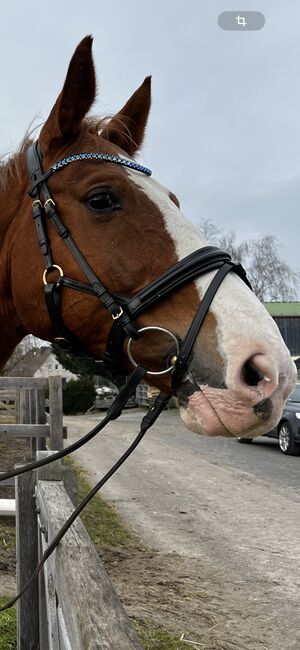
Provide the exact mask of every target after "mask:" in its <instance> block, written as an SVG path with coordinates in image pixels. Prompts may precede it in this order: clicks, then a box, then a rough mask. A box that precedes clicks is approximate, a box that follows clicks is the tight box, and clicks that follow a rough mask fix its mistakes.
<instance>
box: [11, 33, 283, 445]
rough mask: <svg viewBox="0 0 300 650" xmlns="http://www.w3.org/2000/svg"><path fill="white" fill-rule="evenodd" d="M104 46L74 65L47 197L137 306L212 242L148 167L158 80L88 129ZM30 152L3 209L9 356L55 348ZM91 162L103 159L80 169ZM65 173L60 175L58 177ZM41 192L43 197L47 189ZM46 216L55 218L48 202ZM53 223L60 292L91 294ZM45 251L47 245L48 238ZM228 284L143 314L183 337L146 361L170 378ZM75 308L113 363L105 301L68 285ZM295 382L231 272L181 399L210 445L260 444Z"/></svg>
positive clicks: (59, 115) (154, 338) (86, 336)
mask: <svg viewBox="0 0 300 650" xmlns="http://www.w3.org/2000/svg"><path fill="white" fill-rule="evenodd" d="M91 47H92V39H91V38H90V37H86V38H85V39H84V40H83V41H82V42H81V43H80V44H79V45H78V47H77V49H76V51H75V53H74V55H73V57H72V59H71V62H70V65H69V69H68V72H67V76H66V80H65V83H64V86H63V90H62V92H61V93H60V95H59V97H58V99H57V101H56V103H55V104H54V107H53V108H52V111H51V113H50V115H49V117H48V119H47V121H46V122H45V124H44V126H43V128H42V130H41V133H40V137H39V156H40V159H41V160H42V165H43V170H48V169H50V170H51V169H52V172H51V174H49V177H47V187H48V188H49V191H50V193H51V197H53V200H54V202H53V201H52V204H51V200H50V201H49V202H48V201H47V207H48V208H49V209H50V211H51V210H52V209H53V205H54V203H55V209H56V210H57V213H58V214H59V217H60V219H61V222H62V223H63V225H64V228H65V231H66V232H67V233H70V234H71V235H72V238H73V240H74V241H75V243H76V246H77V247H78V250H80V254H81V255H82V257H83V258H84V260H86V262H87V263H88V265H89V267H90V268H91V269H92V270H93V273H94V274H95V276H97V278H99V279H100V280H101V283H102V285H103V286H104V287H105V288H106V289H107V291H108V293H109V295H110V296H111V295H113V296H114V295H115V296H118V295H119V296H123V297H125V298H126V299H129V300H130V298H132V297H134V296H136V294H137V293H138V292H139V291H141V290H143V288H144V287H147V286H148V285H149V283H152V282H153V281H154V280H155V279H156V278H158V277H159V276H161V275H162V274H164V273H166V272H167V271H168V269H170V267H174V266H176V264H177V263H178V262H179V261H180V260H183V259H184V258H185V257H186V256H188V255H189V254H192V253H194V252H195V251H198V250H199V249H202V248H203V247H205V246H206V243H205V241H204V239H203V237H202V235H201V234H200V233H199V231H198V230H197V228H196V227H195V226H194V225H192V224H191V223H189V222H188V221H187V220H186V219H185V217H184V216H183V214H182V212H181V210H180V204H179V201H178V199H177V198H176V196H175V194H174V193H173V192H172V191H169V190H167V189H166V188H165V187H163V186H162V185H160V184H159V183H158V182H157V181H155V180H154V179H153V178H152V177H151V176H150V175H149V174H148V173H147V170H146V173H145V169H144V168H141V167H139V166H138V165H135V163H134V156H135V154H136V152H137V151H138V150H139V148H140V146H141V144H142V141H143V137H144V132H145V127H146V123H147V118H148V114H149V110H150V103H151V92H150V86H151V83H150V82H151V80H150V77H147V78H146V79H145V81H144V82H143V83H142V85H141V86H140V87H139V88H138V89H137V91H136V92H135V93H134V94H133V95H132V97H131V98H130V99H129V100H128V101H127V103H126V104H125V106H124V107H123V108H122V109H121V110H120V112H119V113H117V114H116V115H115V116H114V117H112V118H111V119H110V120H109V121H107V120H97V119H95V118H92V117H87V113H88V111H89V110H90V108H91V106H92V104H93V102H94V100H95V94H96V82H95V71H94V64H93V59H92V52H91ZM30 146H32V145H31V143H30V142H29V141H27V142H26V143H25V144H24V146H23V148H22V150H21V151H20V152H19V153H18V154H17V155H16V156H15V158H14V159H12V160H11V161H10V162H9V163H6V167H7V169H6V170H5V169H4V166H2V172H1V174H2V186H1V187H0V197H1V198H0V202H1V206H3V208H2V212H3V210H5V211H6V212H5V214H6V228H5V231H4V232H3V243H2V262H1V291H2V296H3V297H2V303H3V305H5V307H4V306H2V312H1V313H2V320H3V314H4V315H5V316H6V322H7V317H8V316H9V322H10V326H9V328H8V327H7V326H6V330H7V331H6V339H7V350H8V351H10V348H11V346H12V345H15V343H16V342H17V340H20V338H22V337H23V336H24V335H25V334H26V333H28V332H31V333H33V334H34V335H36V336H38V337H41V338H43V339H46V340H49V341H53V338H54V336H55V332H54V330H53V322H51V320H50V319H49V313H48V311H47V308H46V305H45V299H44V285H43V282H42V278H43V274H44V268H45V267H44V264H43V257H42V256H41V254H40V250H39V245H38V239H37V237H36V228H35V225H36V226H37V227H38V222H37V219H36V220H35V221H36V224H35V223H34V220H33V219H32V199H30V197H29V196H28V191H29V189H30V183H29V179H28V171H27V168H26V152H28V149H29V147H30ZM79 153H83V154H90V155H88V156H87V155H86V156H85V157H84V156H82V157H80V156H78V157H76V154H79ZM92 154H93V155H92ZM97 156H98V157H97ZM105 157H106V158H105ZM122 160H123V163H122ZM58 161H59V162H60V166H58V167H57V168H55V165H56V163H57V162H58ZM120 161H121V162H120ZM126 161H127V162H126ZM130 162H131V163H132V164H130ZM69 163H70V164H69ZM114 163H117V164H114ZM54 168H55V169H54ZM53 169H54V171H55V173H53ZM3 175H5V176H6V178H5V182H4V180H3ZM31 180H32V179H31ZM40 189H41V191H42V193H43V186H42V185H41V188H40ZM33 198H34V192H33ZM44 199H45V196H44ZM39 204H40V205H39ZM35 207H36V210H37V211H38V210H39V209H40V208H41V209H42V202H40V196H39V199H38V200H37V201H36V204H35ZM47 214H48V213H47ZM40 216H41V215H40ZM49 216H50V217H51V215H50V213H49V214H48V217H49ZM45 222H47V223H46V225H44V227H45V232H46V240H47V241H46V242H45V243H44V249H43V250H44V253H45V250H46V249H47V246H48V249H49V250H51V258H52V262H53V264H55V265H57V267H58V269H57V268H56V267H55V268H53V266H52V265H51V263H49V265H48V266H49V268H48V270H47V272H46V276H45V275H44V279H45V277H46V284H53V285H55V284H56V283H57V279H58V275H57V272H59V274H60V275H61V277H62V273H63V274H64V276H67V277H68V278H72V279H73V280H74V282H77V289H78V287H79V283H81V284H82V285H83V283H84V282H85V281H86V277H85V274H84V271H83V269H82V267H80V265H79V264H78V262H77V260H76V256H75V257H74V255H73V254H72V251H71V250H70V249H69V248H68V247H66V246H65V241H64V239H65V237H66V235H64V234H63V232H62V231H61V232H60V233H58V232H57V231H56V230H55V228H54V227H53V223H54V221H53V219H51V218H47V217H46V219H45V220H44V223H45ZM58 234H60V235H61V236H58ZM39 239H40V243H41V239H42V236H41V231H40V232H39ZM47 242H48V243H47ZM41 249H42V246H41ZM44 257H45V254H44ZM60 269H61V271H60ZM215 274H216V270H211V271H209V272H207V273H205V274H203V275H200V277H197V278H193V279H191V280H189V281H187V282H185V283H182V284H180V283H179V285H178V287H176V288H174V290H172V291H171V292H169V293H168V295H166V296H165V297H162V298H161V300H155V302H153V303H151V304H150V305H149V306H148V308H147V309H145V310H143V311H142V312H141V313H139V314H138V315H137V318H136V320H135V325H136V327H138V328H139V329H141V328H147V327H153V326H155V327H160V328H163V329H164V330H166V331H167V332H171V333H172V334H173V337H175V338H172V337H170V336H169V334H164V332H162V331H158V330H156V329H153V330H152V329H150V330H148V331H145V333H144V335H143V336H142V337H141V338H140V339H139V340H136V341H133V342H132V344H131V353H132V356H133V357H134V359H135V360H137V361H138V362H139V363H140V364H142V365H143V366H144V367H145V368H148V369H149V370H151V371H153V372H157V373H159V372H161V371H164V370H165V369H166V368H169V367H170V364H172V358H174V356H176V355H177V353H178V349H177V347H176V345H175V343H174V341H177V342H178V348H179V349H180V345H181V343H182V341H184V340H185V337H186V334H187V331H188V330H189V327H190V324H191V322H192V321H193V319H194V315H195V313H196V312H197V310H198V308H199V305H200V304H201V302H202V300H203V296H204V294H205V292H206V290H207V288H208V287H209V285H210V283H211V281H212V278H213V277H214V275H215ZM61 310H62V311H61V316H62V320H63V323H64V327H65V328H66V329H67V331H68V332H70V333H72V335H74V336H75V337H76V340H77V341H80V343H81V344H82V345H83V346H84V347H85V349H86V350H88V352H89V354H91V355H92V356H93V357H94V358H95V359H101V358H102V357H103V354H104V352H105V349H106V341H107V337H108V335H109V332H110V330H111V325H112V318H111V316H112V314H111V313H110V311H109V310H108V309H106V308H105V306H104V305H103V304H102V303H101V302H99V300H98V299H97V296H96V295H92V293H91V292H90V293H89V292H86V291H74V287H73V288H72V286H71V285H69V286H68V285H67V283H65V285H64V286H62V288H61ZM123 311H125V312H126V301H124V303H123ZM115 316H118V314H115ZM8 330H9V332H10V334H9V333H8ZM122 343H123V341H122ZM2 356H3V355H2ZM4 356H5V355H4ZM2 361H3V359H2ZM122 364H123V366H124V367H125V369H126V370H127V372H130V371H131V370H132V364H131V362H130V359H129V358H128V354H127V341H124V345H123V347H122ZM171 375H172V373H171V372H168V373H164V374H155V375H149V376H148V375H147V376H146V381H149V383H151V384H154V385H155V386H157V387H158V388H159V389H160V390H163V391H165V392H169V391H170V382H171ZM294 381H295V367H294V364H293V363H292V361H291V359H290V356H289V352H288V350H287V348H286V346H285V344H284V342H283V340H282V338H281V335H280V333H279V331H278V328H277V326H276V324H275V323H274V321H273V320H272V318H271V317H270V316H269V314H268V313H267V311H266V310H265V308H264V306H263V305H262V304H261V303H260V302H259V300H258V299H257V298H256V297H255V295H254V294H253V293H252V292H251V290H250V289H249V287H248V286H247V285H246V283H245V282H244V281H243V280H242V279H241V278H240V277H239V276H238V275H237V274H236V273H233V272H229V273H228V274H227V275H226V277H225V278H224V280H223V282H222V283H221V284H220V287H219V288H218V291H217V292H216V295H215V296H214V298H213V300H212V302H211V305H210V308H209V311H208V313H207V314H206V316H205V319H204V321H203V324H202V327H201V328H200V330H199V332H198V334H197V337H196V340H195V343H194V345H193V349H192V352H191V354H190V355H189V358H188V362H187V365H186V367H185V368H184V372H183V373H182V376H181V377H180V383H179V386H178V398H179V404H180V413H181V417H182V419H183V421H184V423H185V424H186V426H187V427H188V428H190V429H191V430H193V431H196V432H199V433H204V434H206V435H229V436H235V435H238V436H244V437H253V436H254V435H260V434H262V433H264V432H266V431H267V430H269V429H271V428H272V427H273V426H274V425H275V423H276V422H277V421H278V420H279V417H280V415H281V412H282V408H283V405H284V401H285V400H286V398H287V396H288V394H289V393H290V391H291V389H292V387H293V384H294Z"/></svg>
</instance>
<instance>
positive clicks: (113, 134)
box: [101, 77, 151, 156]
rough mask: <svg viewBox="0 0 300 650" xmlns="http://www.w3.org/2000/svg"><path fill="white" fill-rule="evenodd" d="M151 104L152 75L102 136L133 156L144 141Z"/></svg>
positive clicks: (114, 118)
mask: <svg viewBox="0 0 300 650" xmlns="http://www.w3.org/2000/svg"><path fill="white" fill-rule="evenodd" d="M150 106H151V77H146V79H145V80H144V81H143V83H142V85H141V86H140V87H139V88H138V89H137V90H136V91H135V93H133V95H132V96H131V97H130V99H129V100H128V102H127V103H126V104H125V106H123V108H121V110H120V111H119V112H118V113H117V114H116V115H115V116H114V117H113V118H112V119H111V120H110V121H109V122H108V124H107V125H106V127H104V129H103V130H102V131H101V137H102V138H105V139H106V140H109V141H110V142H112V143H113V144H116V145H117V146H118V147H120V148H121V149H123V150H124V151H126V152H127V153H128V154H129V155H130V156H133V154H134V153H135V152H136V151H137V150H138V149H139V147H140V146H141V144H142V142H143V139H144V135H145V127H146V124H147V119H148V115H149V111H150Z"/></svg>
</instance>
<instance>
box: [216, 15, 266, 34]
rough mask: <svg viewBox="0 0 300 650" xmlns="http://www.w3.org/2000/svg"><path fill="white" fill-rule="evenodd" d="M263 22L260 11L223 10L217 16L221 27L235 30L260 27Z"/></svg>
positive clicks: (244, 30)
mask: <svg viewBox="0 0 300 650" xmlns="http://www.w3.org/2000/svg"><path fill="white" fill-rule="evenodd" d="M265 22H266V21H265V17H264V15H263V14H262V13H260V11H223V13H222V14H220V16H219V18H218V23H219V27H221V29H226V30H228V31H235V32H249V31H255V30H257V29H262V27H263V26H264V24H265Z"/></svg>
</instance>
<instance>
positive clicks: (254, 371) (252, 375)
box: [241, 359, 264, 386]
mask: <svg viewBox="0 0 300 650" xmlns="http://www.w3.org/2000/svg"><path fill="white" fill-rule="evenodd" d="M241 379H242V381H243V383H244V384H247V386H257V385H258V383H259V382H260V381H261V380H262V379H264V375H263V373H262V372H261V370H259V368H257V367H256V365H255V364H254V363H253V362H252V361H251V359H248V361H246V363H245V365H244V366H243V368H242V372H241Z"/></svg>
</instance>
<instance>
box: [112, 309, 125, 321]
mask: <svg viewBox="0 0 300 650" xmlns="http://www.w3.org/2000/svg"><path fill="white" fill-rule="evenodd" d="M122 314H124V312H123V309H122V307H120V311H119V313H118V314H116V315H115V316H114V314H112V318H113V320H118V318H120V316H122Z"/></svg>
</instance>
